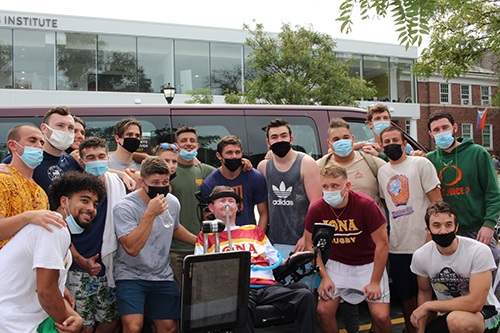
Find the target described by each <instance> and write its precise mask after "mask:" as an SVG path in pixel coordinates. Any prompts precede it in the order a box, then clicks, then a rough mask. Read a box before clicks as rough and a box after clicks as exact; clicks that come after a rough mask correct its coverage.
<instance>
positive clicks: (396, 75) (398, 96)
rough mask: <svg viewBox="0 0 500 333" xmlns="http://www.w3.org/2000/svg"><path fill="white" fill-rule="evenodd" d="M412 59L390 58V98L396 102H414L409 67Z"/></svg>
mask: <svg viewBox="0 0 500 333" xmlns="http://www.w3.org/2000/svg"><path fill="white" fill-rule="evenodd" d="M412 66H413V60H411V59H398V58H391V76H390V84H391V95H390V96H391V100H392V101H393V102H398V103H415V97H414V91H415V89H414V83H413V75H412V73H411V68H412Z"/></svg>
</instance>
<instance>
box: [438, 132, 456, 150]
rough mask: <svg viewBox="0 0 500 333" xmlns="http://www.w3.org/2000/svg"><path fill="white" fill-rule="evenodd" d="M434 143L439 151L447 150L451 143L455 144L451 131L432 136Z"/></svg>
mask: <svg viewBox="0 0 500 333" xmlns="http://www.w3.org/2000/svg"><path fill="white" fill-rule="evenodd" d="M434 141H436V144H437V146H438V147H439V148H441V149H448V148H450V147H451V145H452V144H453V142H455V138H454V137H453V133H452V131H448V132H443V133H439V134H434Z"/></svg>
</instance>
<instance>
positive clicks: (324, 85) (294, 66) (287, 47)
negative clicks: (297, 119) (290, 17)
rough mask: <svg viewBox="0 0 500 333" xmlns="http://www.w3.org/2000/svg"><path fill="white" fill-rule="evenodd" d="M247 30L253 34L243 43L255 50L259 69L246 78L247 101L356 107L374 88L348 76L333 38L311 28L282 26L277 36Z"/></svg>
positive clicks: (255, 67)
mask: <svg viewBox="0 0 500 333" xmlns="http://www.w3.org/2000/svg"><path fill="white" fill-rule="evenodd" d="M244 28H245V29H246V30H247V31H248V32H249V33H250V34H251V35H252V36H253V37H252V38H247V40H246V42H245V44H246V45H248V46H249V47H251V48H252V49H253V51H252V52H251V53H250V55H249V66H250V67H251V68H252V69H253V70H254V71H255V72H256V73H257V75H256V78H255V79H254V80H252V81H248V80H247V81H245V89H246V90H247V93H246V96H245V97H246V99H247V101H248V100H252V101H255V100H257V101H260V102H262V103H269V104H301V105H313V104H322V105H355V104H356V100H360V99H361V98H370V97H372V96H373V95H374V94H375V89H374V88H371V87H369V85H368V84H367V82H366V81H364V80H362V79H361V78H359V77H349V70H348V66H347V65H345V64H344V63H342V62H341V61H339V60H337V59H336V57H335V53H334V50H335V46H336V44H335V42H334V41H333V39H332V37H331V36H329V35H327V34H322V33H319V32H315V31H313V30H312V28H311V27H307V28H306V27H301V26H296V27H295V28H296V30H293V29H292V28H291V27H290V25H288V24H284V25H283V26H282V28H281V32H280V33H279V34H278V36H277V37H274V36H271V35H269V34H268V33H266V32H264V30H263V26H262V24H257V26H256V28H255V30H252V29H250V27H249V26H248V25H245V26H244Z"/></svg>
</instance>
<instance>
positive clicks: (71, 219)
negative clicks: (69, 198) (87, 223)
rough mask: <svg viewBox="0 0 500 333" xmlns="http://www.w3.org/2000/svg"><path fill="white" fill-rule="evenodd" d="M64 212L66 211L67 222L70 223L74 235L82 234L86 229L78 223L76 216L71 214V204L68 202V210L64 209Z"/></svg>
mask: <svg viewBox="0 0 500 333" xmlns="http://www.w3.org/2000/svg"><path fill="white" fill-rule="evenodd" d="M64 212H65V213H66V223H67V224H68V228H69V231H70V232H71V234H72V235H78V234H81V233H82V232H83V231H84V230H85V229H84V228H82V227H81V226H80V225H79V224H78V223H76V221H75V218H74V217H73V215H71V213H70V211H69V204H68V211H66V209H64Z"/></svg>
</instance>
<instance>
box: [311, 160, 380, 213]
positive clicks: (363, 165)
mask: <svg viewBox="0 0 500 333" xmlns="http://www.w3.org/2000/svg"><path fill="white" fill-rule="evenodd" d="M327 156H328V155H325V156H323V157H322V158H321V159H319V160H318V161H317V162H318V165H319V164H320V163H322V161H323V160H324V159H326V157H327ZM373 160H374V161H375V163H376V164H377V167H378V169H380V168H381V167H383V166H384V165H385V164H386V162H385V161H384V160H383V159H381V158H378V157H373ZM320 161H321V162H320ZM333 162H335V154H332V155H331V157H330V158H329V160H328V161H325V164H327V163H333ZM342 166H343V167H344V168H345V169H346V171H347V180H348V181H350V182H351V190H352V191H354V192H359V193H363V194H366V195H367V196H369V197H370V198H372V199H373V200H374V201H375V202H376V203H377V206H378V207H379V208H380V210H381V211H382V212H384V211H385V208H384V205H383V204H382V200H381V199H380V196H379V189H378V182H377V178H375V176H374V175H373V172H372V169H370V166H369V165H368V163H367V162H366V160H365V159H364V157H363V156H362V155H361V153H360V152H359V151H354V158H353V160H352V161H351V162H350V163H349V164H345V165H344V164H343V165H342Z"/></svg>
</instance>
